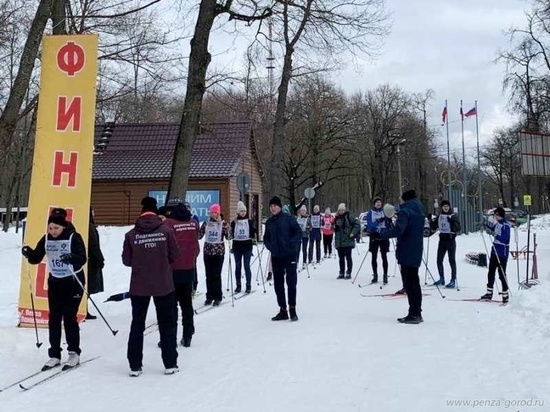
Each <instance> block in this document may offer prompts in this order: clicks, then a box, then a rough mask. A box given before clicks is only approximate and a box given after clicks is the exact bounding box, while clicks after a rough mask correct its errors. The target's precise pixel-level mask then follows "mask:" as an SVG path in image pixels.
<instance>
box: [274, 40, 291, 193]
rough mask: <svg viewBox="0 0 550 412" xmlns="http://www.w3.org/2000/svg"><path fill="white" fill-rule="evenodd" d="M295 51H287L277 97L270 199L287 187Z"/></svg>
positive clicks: (288, 49) (289, 49)
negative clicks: (290, 89) (287, 116)
mask: <svg viewBox="0 0 550 412" xmlns="http://www.w3.org/2000/svg"><path fill="white" fill-rule="evenodd" d="M293 53H294V49H293V48H291V47H289V48H287V50H286V54H285V58H284V64H283V70H282V74H281V83H280V84H279V89H278V95H277V107H276V110H275V124H274V126H273V150H272V153H273V155H272V158H271V162H269V175H270V178H269V194H270V197H271V196H274V195H276V194H278V193H280V192H281V191H282V190H283V189H284V187H285V177H284V172H283V165H284V162H285V150H284V147H285V123H286V122H285V113H286V102H287V97H288V87H289V84H290V79H291V78H292V54H293Z"/></svg>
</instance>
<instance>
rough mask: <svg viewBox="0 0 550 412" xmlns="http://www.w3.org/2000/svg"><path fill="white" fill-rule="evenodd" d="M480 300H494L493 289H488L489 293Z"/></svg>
mask: <svg viewBox="0 0 550 412" xmlns="http://www.w3.org/2000/svg"><path fill="white" fill-rule="evenodd" d="M479 300H493V289H491V288H487V293H486V294H485V295H483V296H481V297H480V298H479Z"/></svg>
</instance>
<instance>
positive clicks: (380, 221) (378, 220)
mask: <svg viewBox="0 0 550 412" xmlns="http://www.w3.org/2000/svg"><path fill="white" fill-rule="evenodd" d="M384 220H386V219H385V218H383V217H379V218H378V219H376V221H377V222H378V223H382V222H383V221H384Z"/></svg>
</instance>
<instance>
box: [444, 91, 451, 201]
mask: <svg viewBox="0 0 550 412" xmlns="http://www.w3.org/2000/svg"><path fill="white" fill-rule="evenodd" d="M445 111H446V114H447V115H446V116H445V123H446V126H447V199H448V200H449V201H451V145H450V143H449V109H448V107H447V100H445Z"/></svg>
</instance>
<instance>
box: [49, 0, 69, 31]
mask: <svg viewBox="0 0 550 412" xmlns="http://www.w3.org/2000/svg"><path fill="white" fill-rule="evenodd" d="M66 1H67V0H54V1H53V5H52V12H51V13H52V33H53V34H55V35H63V34H67V13H66V8H65V3H66Z"/></svg>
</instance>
